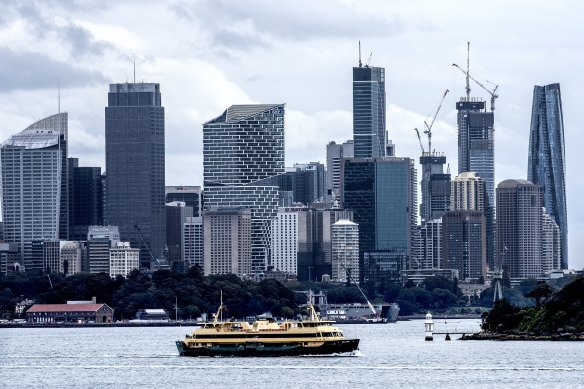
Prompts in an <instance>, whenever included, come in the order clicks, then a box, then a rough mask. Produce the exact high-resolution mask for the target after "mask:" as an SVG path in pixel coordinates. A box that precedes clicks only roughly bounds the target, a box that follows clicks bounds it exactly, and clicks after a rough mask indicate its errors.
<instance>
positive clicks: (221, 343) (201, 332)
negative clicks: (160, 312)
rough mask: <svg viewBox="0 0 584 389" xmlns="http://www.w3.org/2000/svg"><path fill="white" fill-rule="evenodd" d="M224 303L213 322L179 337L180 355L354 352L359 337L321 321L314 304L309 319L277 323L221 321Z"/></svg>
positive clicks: (263, 319) (291, 354)
mask: <svg viewBox="0 0 584 389" xmlns="http://www.w3.org/2000/svg"><path fill="white" fill-rule="evenodd" d="M222 309H223V303H221V305H220V306H219V309H218V311H217V313H216V314H214V315H213V321H212V322H209V323H204V324H203V325H202V326H201V327H200V328H198V329H196V330H194V331H193V333H192V335H187V336H186V338H185V339H184V340H178V341H177V342H176V346H177V348H178V352H179V354H180V355H181V356H189V357H198V356H246V357H247V356H250V357H251V356H258V357H275V356H297V355H326V354H340V353H348V352H353V351H355V350H357V349H358V348H359V339H346V338H345V337H344V335H343V332H342V331H341V329H340V328H338V327H336V326H333V324H334V321H331V320H321V319H320V318H319V317H318V314H317V313H316V311H315V310H314V307H313V306H312V305H309V306H308V309H309V313H310V317H309V319H308V320H298V321H284V322H282V323H278V322H276V321H275V320H274V319H272V318H261V319H259V320H256V321H255V322H253V323H251V324H250V323H248V322H247V321H223V320H220V317H221V312H222Z"/></svg>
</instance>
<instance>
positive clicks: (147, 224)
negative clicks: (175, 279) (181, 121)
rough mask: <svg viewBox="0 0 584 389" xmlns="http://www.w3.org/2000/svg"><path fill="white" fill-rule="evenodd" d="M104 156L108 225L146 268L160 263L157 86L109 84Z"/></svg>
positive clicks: (160, 141)
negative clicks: (137, 249) (114, 226)
mask: <svg viewBox="0 0 584 389" xmlns="http://www.w3.org/2000/svg"><path fill="white" fill-rule="evenodd" d="M105 151H106V156H105V164H106V172H107V176H106V180H107V182H106V190H107V196H106V223H107V224H109V225H116V226H118V227H119V229H120V236H121V240H122V241H128V242H130V244H131V246H132V247H135V248H140V265H141V267H145V268H150V267H151V266H154V265H156V264H157V263H158V261H157V259H159V258H162V252H163V249H164V240H165V226H166V224H165V222H164V221H165V211H164V204H165V203H164V107H163V106H162V102H161V95H160V84H151V83H136V84H128V83H126V84H111V85H110V90H109V93H108V106H107V107H106V108H105ZM150 253H151V254H150ZM152 257H154V258H152Z"/></svg>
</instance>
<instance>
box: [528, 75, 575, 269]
mask: <svg viewBox="0 0 584 389" xmlns="http://www.w3.org/2000/svg"><path fill="white" fill-rule="evenodd" d="M565 164H566V151H565V145H564V115H563V112H562V96H561V93H560V84H550V85H544V86H539V85H536V86H535V87H534V88H533V105H532V110H531V129H530V132H529V156H528V161H527V179H528V180H529V181H531V182H533V183H534V184H537V185H541V186H542V188H543V205H544V207H545V208H546V210H547V212H548V213H549V214H550V215H551V216H552V217H553V219H554V221H555V222H556V223H557V225H558V226H559V227H560V236H561V268H562V269H567V268H568V211H567V205H566V177H565V174H566V165H565Z"/></svg>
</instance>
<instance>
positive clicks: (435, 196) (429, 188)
mask: <svg viewBox="0 0 584 389" xmlns="http://www.w3.org/2000/svg"><path fill="white" fill-rule="evenodd" d="M444 164H446V156H444V155H441V154H438V153H424V155H422V156H421V157H420V165H422V181H421V182H420V184H421V185H420V186H421V188H422V203H421V204H420V218H421V219H422V224H423V223H425V222H426V221H429V220H434V219H439V218H441V217H442V215H444V213H445V212H446V211H448V209H449V208H450V174H445V173H444Z"/></svg>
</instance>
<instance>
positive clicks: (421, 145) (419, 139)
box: [414, 128, 424, 155]
mask: <svg viewBox="0 0 584 389" xmlns="http://www.w3.org/2000/svg"><path fill="white" fill-rule="evenodd" d="M414 131H416V134H417V135H418V142H420V148H421V149H422V155H424V145H423V144H422V138H421V137H420V131H418V129H417V128H414Z"/></svg>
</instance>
